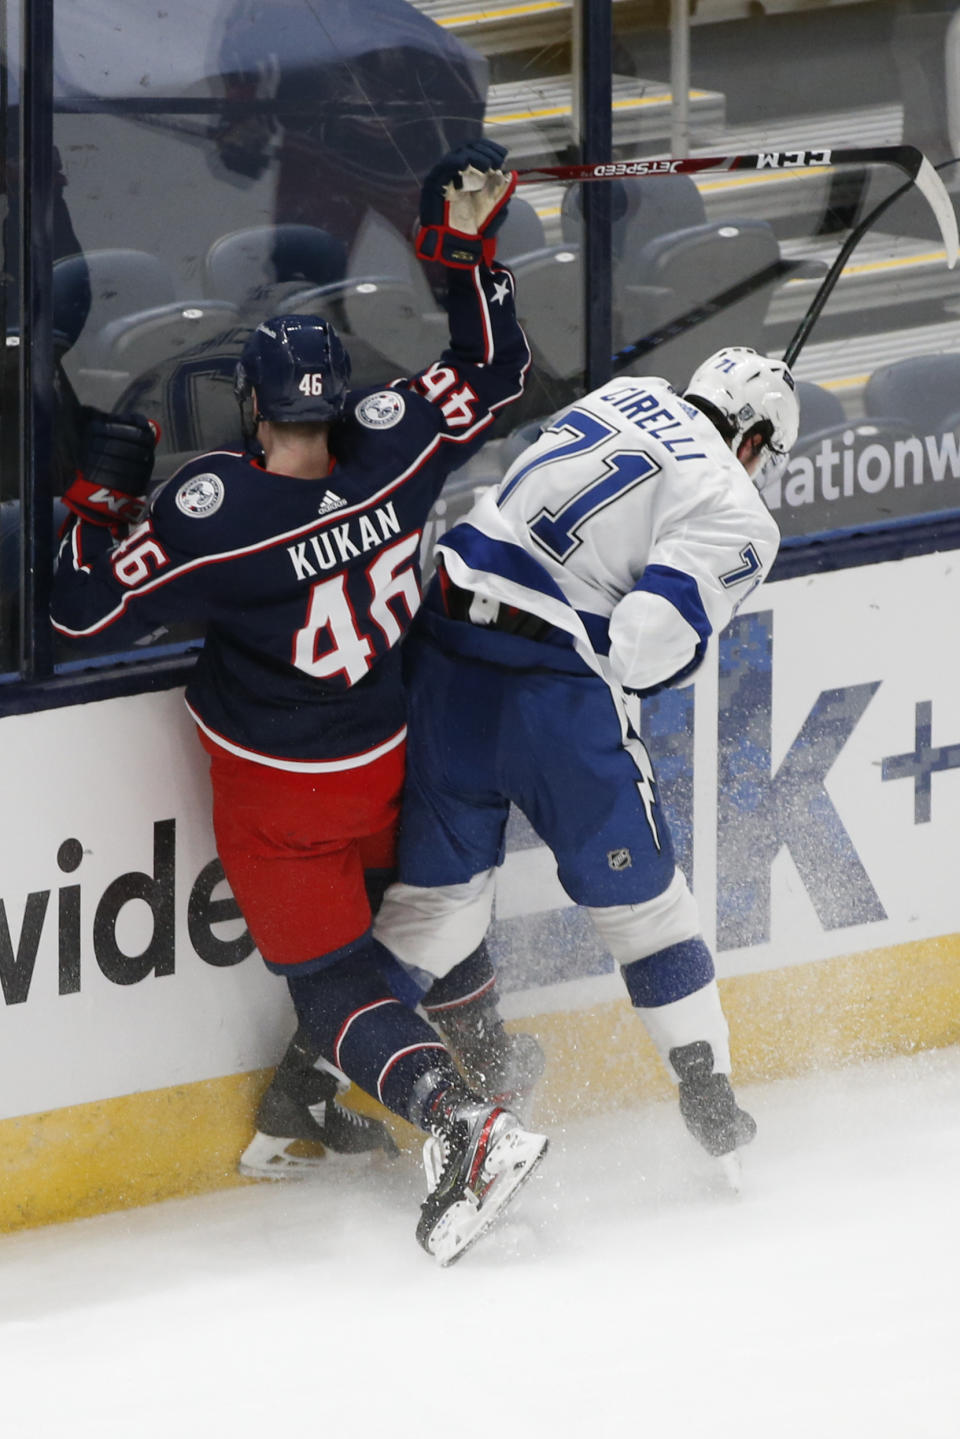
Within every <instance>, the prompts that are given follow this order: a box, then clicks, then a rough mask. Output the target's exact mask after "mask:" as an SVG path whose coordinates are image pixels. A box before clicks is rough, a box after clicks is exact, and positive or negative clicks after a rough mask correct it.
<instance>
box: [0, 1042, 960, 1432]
mask: <svg viewBox="0 0 960 1439" xmlns="http://www.w3.org/2000/svg"><path fill="white" fill-rule="evenodd" d="M739 1097H740V1099H741V1101H742V1102H743V1103H744V1104H745V1105H746V1107H747V1108H749V1109H751V1110H752V1111H753V1113H754V1114H755V1116H756V1118H757V1120H758V1122H759V1125H760V1134H759V1136H758V1139H757V1141H756V1143H755V1144H754V1145H753V1146H752V1147H751V1148H750V1149H749V1150H747V1151H745V1156H744V1190H743V1193H742V1195H741V1196H740V1197H739V1198H736V1197H734V1196H733V1195H732V1194H731V1193H730V1192H729V1190H727V1189H726V1188H725V1186H724V1184H723V1182H722V1180H720V1179H719V1178H718V1176H717V1174H716V1171H715V1167H714V1166H713V1165H712V1164H711V1162H710V1161H709V1160H708V1159H707V1158H706V1156H704V1155H703V1154H702V1153H701V1152H700V1151H699V1150H698V1149H697V1148H696V1147H695V1146H694V1145H693V1143H692V1141H690V1140H689V1139H688V1138H687V1136H686V1134H685V1132H684V1131H683V1129H682V1127H681V1124H680V1120H679V1116H678V1113H677V1111H676V1109H675V1106H674V1105H672V1104H669V1103H656V1104H646V1105H642V1106H638V1107H637V1108H636V1109H633V1110H630V1111H620V1112H617V1113H615V1114H610V1115H606V1116H603V1117H602V1118H599V1119H591V1120H577V1121H576V1122H575V1123H571V1124H569V1125H568V1126H566V1127H565V1128H563V1129H559V1130H558V1129H556V1128H555V1129H554V1131H553V1145H552V1148H551V1151H550V1153H549V1154H548V1156H547V1158H546V1160H545V1161H544V1164H543V1166H542V1168H541V1171H540V1174H539V1176H538V1177H537V1178H535V1179H534V1180H533V1181H532V1182H531V1184H530V1185H529V1186H528V1187H527V1188H526V1189H525V1190H524V1192H523V1194H522V1195H521V1196H520V1197H519V1198H518V1200H517V1205H516V1207H515V1209H513V1210H511V1211H510V1214H509V1216H508V1217H507V1218H506V1219H505V1221H504V1223H503V1225H502V1227H501V1228H500V1229H499V1230H497V1231H495V1232H494V1233H493V1234H491V1235H490V1236H488V1237H487V1238H486V1239H485V1240H483V1241H481V1242H480V1244H478V1245H477V1247H476V1248H475V1249H474V1250H472V1251H471V1253H470V1254H469V1255H467V1256H466V1257H465V1258H464V1260H463V1262H462V1263H461V1264H458V1265H455V1266H454V1267H453V1268H451V1269H448V1270H440V1269H439V1268H437V1267H436V1266H435V1265H434V1264H433V1263H432V1262H431V1260H430V1259H428V1258H427V1256H426V1255H425V1254H423V1252H422V1251H421V1250H420V1249H419V1248H418V1247H417V1245H416V1243H415V1241H414V1237H413V1233H414V1228H415V1224H416V1218H417V1206H418V1203H419V1199H420V1189H421V1177H420V1171H419V1165H418V1162H417V1161H416V1159H415V1157H414V1156H412V1155H410V1154H406V1155H404V1156H402V1157H401V1159H400V1160H398V1161H397V1162H396V1163H395V1164H394V1165H392V1166H389V1167H387V1168H378V1169H376V1170H371V1169H369V1168H362V1169H361V1170H360V1171H359V1172H358V1171H356V1170H353V1171H345V1170H343V1169H340V1170H337V1169H334V1168H331V1170H330V1172H329V1175H328V1176H327V1177H324V1179H323V1180H318V1181H314V1182H312V1183H310V1184H309V1185H304V1184H299V1185H294V1184H286V1185H285V1184H276V1185H273V1184H269V1183H262V1184H256V1185H250V1186H249V1187H245V1188H242V1189H238V1190H231V1191H229V1192H227V1193H224V1194H218V1195H210V1196H206V1197H203V1198H200V1199H193V1200H182V1201H172V1202H168V1203H166V1204H162V1205H157V1206H155V1207H153V1208H151V1209H141V1210H135V1211H130V1212H126V1213H122V1214H114V1215H107V1216H104V1217H102V1218H99V1219H93V1220H86V1221H82V1222H78V1223H75V1224H71V1225H63V1226H58V1227H54V1228H49V1229H43V1230H37V1231H33V1232H27V1233H22V1234H15V1235H8V1236H6V1237H5V1238H3V1239H0V1262H2V1298H0V1415H2V1427H3V1433H4V1435H6V1436H9V1439H54V1436H57V1439H61V1436H70V1439H72V1436H88V1435H90V1436H93V1435H96V1436H98V1439H195V1436H196V1439H200V1436H203V1439H248V1436H249V1439H253V1436H256V1439H262V1436H269V1435H273V1434H287V1433H295V1434H297V1435H300V1434H304V1435H314V1434H315V1435H317V1436H318V1439H320V1436H327V1439H386V1437H387V1436H390V1439H430V1436H433V1435H436V1436H440V1435H452V1436H455V1439H460V1436H463V1439H475V1436H476V1439H480V1436H483V1439H512V1436H514V1435H516V1436H521V1435H522V1436H529V1435H533V1436H551V1439H566V1436H571V1439H572V1436H577V1439H581V1436H583V1439H621V1436H627V1435H637V1436H649V1439H674V1436H688V1435H689V1436H701V1435H702V1436H705V1439H861V1436H862V1439H956V1436H957V1435H960V1379H958V1377H957V1376H958V1372H960V1365H958V1362H957V1352H956V1351H957V1312H958V1305H960V1260H958V1242H957V1213H958V1203H960V1051H958V1050H956V1049H951V1050H943V1051H938V1052H932V1053H926V1054H918V1055H916V1056H912V1057H909V1058H901V1059H896V1060H891V1061H888V1062H886V1063H883V1064H876V1065H870V1066H864V1067H859V1068H855V1069H847V1070H844V1071H841V1072H837V1073H832V1074H829V1075H825V1074H821V1075H816V1076H808V1077H805V1078H802V1079H796V1080H784V1081H780V1082H778V1083H774V1084H767V1085H755V1086H752V1087H749V1088H743V1089H742V1090H741V1091H740V1096H739Z"/></svg>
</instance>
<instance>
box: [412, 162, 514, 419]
mask: <svg viewBox="0 0 960 1439" xmlns="http://www.w3.org/2000/svg"><path fill="white" fill-rule="evenodd" d="M506 154H507V152H506V150H505V149H504V147H503V146H502V145H497V144H496V143H495V142H494V141H492V140H477V141H474V142H472V143H471V144H469V145H464V146H462V147H461V148H460V149H458V150H454V151H452V152H451V153H450V154H449V155H447V156H445V157H444V159H443V160H441V161H440V162H439V164H437V165H435V166H434V168H433V169H432V170H431V171H430V173H429V174H428V175H427V177H426V179H425V181H424V183H423V189H422V191H421V199H420V228H419V230H418V232H417V237H416V252H417V254H418V256H419V257H420V258H421V259H422V260H427V261H433V262H436V263H438V264H440V265H442V266H443V267H444V270H445V273H446V280H447V310H448V314H449V320H450V344H449V346H448V348H447V349H446V350H445V351H444V352H443V354H442V355H441V356H440V358H439V360H437V361H436V362H435V363H434V364H433V365H431V366H429V367H428V368H427V369H426V370H424V371H423V372H422V373H421V374H420V375H419V376H417V377H416V379H415V381H414V385H415V388H417V389H419V390H420V391H421V393H422V394H424V395H425V396H426V397H427V399H429V400H431V401H433V402H434V403H435V404H437V405H438V406H439V408H440V411H441V413H442V415H443V416H444V417H445V419H446V421H447V428H448V429H449V431H450V436H451V438H457V439H465V438H467V437H468V435H469V437H472V435H473V433H474V432H475V427H476V426H477V425H478V424H480V425H481V426H483V425H485V424H486V423H489V421H490V419H492V418H493V415H494V413H495V412H496V411H498V410H500V409H501V408H502V407H503V406H504V405H506V404H508V403H509V402H510V401H511V400H514V399H517V398H518V397H519V396H520V394H521V393H522V391H523V386H524V381H525V378H526V372H527V370H528V368H529V365H530V351H529V348H528V346H527V341H526V337H525V335H524V333H523V330H522V329H521V328H520V324H519V322H518V320H517V315H516V308H515V303H514V293H515V286H514V279H513V276H512V275H511V273H510V271H509V270H508V269H506V268H505V267H504V266H503V265H500V264H498V263H497V260H496V236H497V232H498V230H499V229H500V227H501V225H502V224H503V222H504V220H505V219H506V215H507V207H508V204H509V200H510V196H511V195H512V194H513V190H514V187H515V185H516V174H515V173H513V172H512V171H504V170H503V168H502V166H503V162H504V160H505V159H506Z"/></svg>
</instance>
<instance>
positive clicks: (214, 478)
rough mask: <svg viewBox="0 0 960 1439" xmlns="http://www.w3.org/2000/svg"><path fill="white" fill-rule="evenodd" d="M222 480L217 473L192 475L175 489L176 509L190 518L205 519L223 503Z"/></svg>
mask: <svg viewBox="0 0 960 1439" xmlns="http://www.w3.org/2000/svg"><path fill="white" fill-rule="evenodd" d="M224 493H225V492H224V488H223V481H222V480H221V478H220V476H219V475H214V474H206V475H194V476H193V478H192V479H189V480H184V482H183V484H182V485H181V486H180V488H179V490H177V494H176V501H177V509H178V510H181V511H182V512H183V514H185V515H189V516H190V517H191V519H195V520H202V519H206V517H207V515H212V514H213V513H214V512H215V511H216V510H219V508H220V506H221V505H222V504H223V496H224Z"/></svg>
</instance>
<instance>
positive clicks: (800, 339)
mask: <svg viewBox="0 0 960 1439" xmlns="http://www.w3.org/2000/svg"><path fill="white" fill-rule="evenodd" d="M958 163H960V160H958V159H953V160H944V161H942V163H941V164H939V165H937V166H936V170H945V169H946V168H947V167H948V166H950V165H956V164H958ZM931 170H932V172H933V173H934V176H935V178H936V179H937V180H938V181H940V177H939V175H936V170H934V168H933V167H932V166H931ZM940 183H942V182H940ZM912 184H913V181H912V180H908V181H907V182H906V184H905V185H900V186H898V188H897V189H896V190H894V191H893V193H892V194H890V195H888V196H887V198H886V199H885V200H881V201H880V204H879V205H875V206H874V208H873V209H872V210H871V211H870V213H869V215H867V216H865V218H864V219H862V220H861V221H860V223H859V225H856V226H854V228H853V229H852V230H851V231H850V234H849V235H848V236H847V238H846V239H845V240H844V242H843V244H842V245H841V247H840V250H839V252H838V254H837V257H836V259H835V260H834V262H833V264H832V265H831V266H830V268H829V270H828V271H827V273H826V274H825V275H824V277H823V280H822V281H821V283H820V286H819V288H818V290H817V293H816V294H815V295H814V297H813V299H812V300H811V301H810V305H809V307H808V309H807V312H806V314H805V315H804V317H803V319H802V320H801V321H800V324H799V325H798V326H797V328H796V330H795V331H794V334H793V338H792V339H791V341H790V343H789V344H788V345H787V348H786V349H785V350H784V352H783V359H784V363H785V364H787V365H792V364H793V362H794V360H795V359H796V358H797V356H798V355H799V353H800V351H801V350H802V349H803V347H804V345H805V344H806V342H807V337H808V335H809V334H810V331H811V330H812V329H813V327H814V325H815V324H816V323H817V320H818V319H819V318H820V312H821V311H822V309H823V307H824V305H825V304H826V303H827V301H828V300H829V298H830V295H831V293H832V291H833V287H834V285H835V284H836V283H837V281H838V280H839V278H840V276H841V274H842V273H843V269H844V266H845V265H846V263H847V261H848V260H849V258H850V256H851V254H852V253H853V251H854V250H855V249H856V247H857V246H858V245H859V243H860V241H861V240H862V239H863V237H864V235H865V234H866V233H867V231H868V230H869V229H871V228H872V226H873V225H874V224H876V222H877V220H879V218H880V216H881V215H883V214H885V213H886V212H887V210H889V208H890V206H891V205H892V204H893V203H894V201H895V200H899V199H900V197H901V195H905V194H906V193H907V191H908V190H909V189H910V186H911V185H912ZM944 194H947V192H946V190H945V189H944ZM947 199H948V201H949V199H950V197H949V195H947ZM952 209H953V207H952V205H951V211H952ZM954 225H956V220H954ZM947 264H948V265H949V266H950V268H951V269H952V268H953V264H952V262H951V260H950V253H949V250H948V251H947Z"/></svg>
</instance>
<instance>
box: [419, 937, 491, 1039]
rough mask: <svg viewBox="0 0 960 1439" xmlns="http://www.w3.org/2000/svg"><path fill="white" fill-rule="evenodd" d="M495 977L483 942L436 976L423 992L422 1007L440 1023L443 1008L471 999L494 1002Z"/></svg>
mask: <svg viewBox="0 0 960 1439" xmlns="http://www.w3.org/2000/svg"><path fill="white" fill-rule="evenodd" d="M496 984H497V978H496V975H495V973H494V969H493V965H492V963H491V961H490V955H489V952H488V950H487V946H486V944H485V943H482V944H480V945H479V946H478V948H477V949H475V950H474V951H473V953H472V954H468V955H467V957H466V959H463V960H461V961H460V963H459V964H456V965H454V967H453V969H451V971H450V973H449V974H445V975H444V976H443V978H442V979H435V980H434V982H433V984H432V985H431V986H430V988H429V989H428V990H427V992H426V994H425V995H424V996H423V1007H424V1009H425V1010H426V1012H427V1014H429V1016H430V1018H431V1019H436V1020H438V1021H439V1023H441V1024H442V1023H443V1021H444V1017H445V1012H447V1011H450V1010H453V1009H455V1008H457V1007H459V1006H460V1005H463V1004H470V1003H472V1002H473V1001H474V1000H478V999H481V998H483V999H486V1000H487V1001H488V1003H490V1004H495V1003H496Z"/></svg>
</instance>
